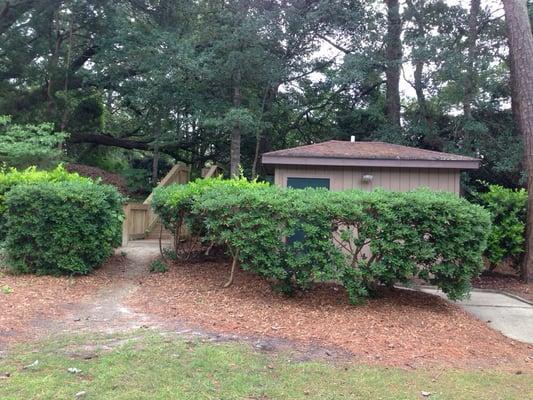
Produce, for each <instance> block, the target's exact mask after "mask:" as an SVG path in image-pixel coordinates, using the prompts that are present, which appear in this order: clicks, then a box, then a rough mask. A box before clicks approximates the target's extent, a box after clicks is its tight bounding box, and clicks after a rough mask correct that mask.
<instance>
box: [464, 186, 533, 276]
mask: <svg viewBox="0 0 533 400" xmlns="http://www.w3.org/2000/svg"><path fill="white" fill-rule="evenodd" d="M474 201H476V202H477V203H479V204H481V205H482V206H483V207H485V208H486V209H487V210H489V211H490V213H491V216H492V229H491V231H490V235H489V237H488V245H487V250H486V251H485V256H486V257H487V259H488V260H489V262H490V268H491V269H494V268H495V267H496V266H497V265H498V264H500V263H501V262H502V261H504V260H510V261H511V262H512V263H511V264H512V265H513V266H514V267H515V268H516V269H519V268H520V262H521V259H522V257H523V255H524V252H525V240H526V237H525V236H526V219H527V191H526V190H525V189H508V188H504V187H503V186H499V185H488V191H487V192H484V193H478V194H476V195H475V196H474Z"/></svg>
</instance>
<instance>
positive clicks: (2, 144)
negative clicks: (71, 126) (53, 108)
mask: <svg viewBox="0 0 533 400" xmlns="http://www.w3.org/2000/svg"><path fill="white" fill-rule="evenodd" d="M67 137H68V134H66V133H63V132H55V130H54V125H53V124H50V123H43V124H38V125H32V124H25V125H19V124H13V123H11V118H10V117H7V116H1V115H0V163H4V164H6V165H7V166H9V167H16V168H21V167H28V166H30V165H38V166H41V167H43V166H50V165H54V164H57V163H58V162H59V161H60V159H61V157H62V156H63V153H62V151H61V150H59V147H58V146H59V144H60V143H63V141H64V140H65V139H66V138H67Z"/></svg>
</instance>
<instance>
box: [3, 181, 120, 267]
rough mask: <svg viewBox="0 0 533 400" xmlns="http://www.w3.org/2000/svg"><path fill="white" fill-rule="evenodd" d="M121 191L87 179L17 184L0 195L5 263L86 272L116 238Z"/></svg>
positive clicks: (100, 260)
mask: <svg viewBox="0 0 533 400" xmlns="http://www.w3.org/2000/svg"><path fill="white" fill-rule="evenodd" d="M122 201H123V199H122V197H121V196H120V194H119V193H118V192H117V190H116V189H115V188H114V187H112V186H108V185H100V184H96V183H92V182H81V181H70V182H41V183H34V184H31V185H17V186H15V187H14V188H12V189H11V190H10V191H9V192H8V193H7V195H6V197H5V204H6V207H7V210H6V228H7V236H6V240H5V246H6V251H7V257H8V264H9V266H10V268H12V269H13V270H14V271H16V272H24V273H27V272H30V273H37V274H70V275H75V274H87V273H89V272H91V271H92V270H93V268H96V267H98V266H99V265H101V264H102V263H103V262H104V261H105V260H106V258H108V257H109V256H110V255H111V254H112V251H113V248H114V247H117V246H118V245H119V244H120V239H121V232H122V221H123V218H124V217H123V211H122Z"/></svg>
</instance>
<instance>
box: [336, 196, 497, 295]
mask: <svg viewBox="0 0 533 400" xmlns="http://www.w3.org/2000/svg"><path fill="white" fill-rule="evenodd" d="M330 197H331V202H332V204H333V206H334V207H335V208H336V211H335V213H336V214H337V215H336V217H335V221H336V222H335V225H336V229H337V234H336V235H335V236H336V237H337V239H336V241H337V242H338V243H339V245H340V246H341V247H342V248H343V249H344V254H345V257H346V258H347V262H346V265H347V268H348V269H350V268H351V269H356V270H357V271H358V272H357V273H358V276H360V279H362V282H363V283H364V288H365V289H366V290H371V289H372V288H373V286H375V285H376V284H385V285H389V286H391V285H394V284H395V283H397V282H403V283H406V282H408V281H409V280H410V279H411V278H412V277H419V278H421V279H423V280H425V281H427V282H429V283H431V284H434V285H437V286H438V287H439V288H441V289H442V290H443V291H444V292H445V293H446V294H447V295H448V297H450V298H452V299H458V298H461V297H463V296H464V295H466V294H467V293H468V291H469V289H470V281H471V279H472V278H473V277H475V276H477V275H478V274H479V273H480V272H481V269H482V265H483V263H482V254H483V251H484V249H485V246H486V237H487V234H488V232H489V229H490V217H489V215H488V213H487V212H486V211H485V210H483V209H482V208H481V207H479V206H477V205H473V204H470V203H469V202H468V201H466V200H464V199H461V198H458V197H457V196H455V195H453V194H449V193H436V192H432V191H429V190H422V189H421V190H416V191H412V192H406V193H393V192H385V191H379V190H378V191H374V192H360V191H348V192H337V193H331V195H330ZM355 232H357V234H355ZM354 273H355V272H354V271H351V270H349V273H348V276H347V279H353V278H352V275H353V274H354ZM363 293H364V291H363Z"/></svg>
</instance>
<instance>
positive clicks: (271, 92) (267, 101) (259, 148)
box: [252, 84, 279, 178]
mask: <svg viewBox="0 0 533 400" xmlns="http://www.w3.org/2000/svg"><path fill="white" fill-rule="evenodd" d="M278 90H279V84H276V85H269V87H268V88H267V90H266V91H265V96H264V97H263V101H262V105H261V121H263V120H264V119H265V118H264V117H265V116H266V117H267V120H270V119H271V118H270V113H271V112H272V106H273V104H274V100H275V99H276V96H277V95H278ZM268 132H269V129H260V130H258V134H257V137H256V143H255V155H254V162H253V165H252V178H255V177H256V176H257V174H258V170H259V157H260V156H261V154H263V153H264V152H265V149H264V148H263V145H264V144H265V139H266V137H267V136H268ZM268 151H270V150H268Z"/></svg>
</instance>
